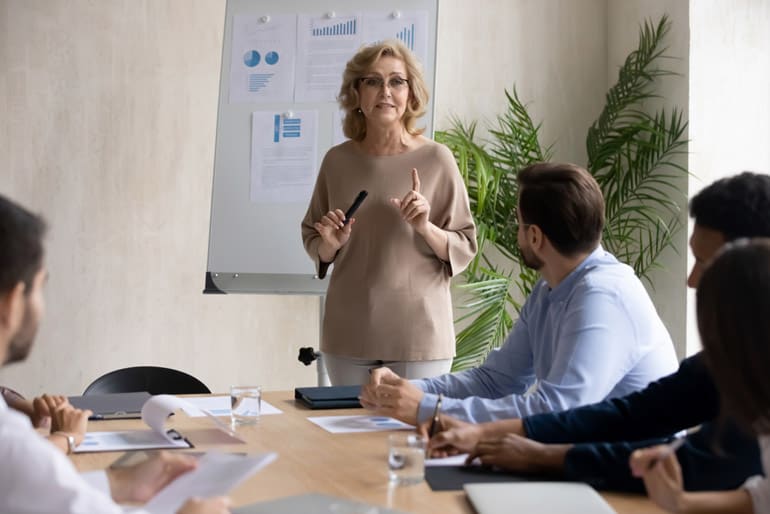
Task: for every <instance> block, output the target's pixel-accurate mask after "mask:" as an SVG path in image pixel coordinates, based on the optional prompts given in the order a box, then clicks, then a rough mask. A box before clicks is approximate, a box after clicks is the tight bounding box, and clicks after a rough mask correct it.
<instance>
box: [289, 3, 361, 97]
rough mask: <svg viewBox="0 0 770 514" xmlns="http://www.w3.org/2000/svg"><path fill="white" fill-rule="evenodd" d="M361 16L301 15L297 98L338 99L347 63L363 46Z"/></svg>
mask: <svg viewBox="0 0 770 514" xmlns="http://www.w3.org/2000/svg"><path fill="white" fill-rule="evenodd" d="M360 31H361V17H360V16H359V15H357V14H340V13H335V14H334V15H332V16H329V15H326V16H309V15H299V16H298V17H297V72H296V85H295V89H294V101H295V102H297V103H300V102H334V101H335V99H336V98H337V94H338V93H339V91H340V85H341V84H342V72H343V71H344V70H345V64H346V63H347V62H348V60H350V58H351V57H353V54H355V53H356V51H357V50H358V48H359V47H360V46H361V42H362V41H361V37H360V36H359V34H360Z"/></svg>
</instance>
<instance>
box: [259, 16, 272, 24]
mask: <svg viewBox="0 0 770 514" xmlns="http://www.w3.org/2000/svg"><path fill="white" fill-rule="evenodd" d="M259 22H260V23H269V22H270V16H268V15H267V14H265V15H264V16H260V18H259Z"/></svg>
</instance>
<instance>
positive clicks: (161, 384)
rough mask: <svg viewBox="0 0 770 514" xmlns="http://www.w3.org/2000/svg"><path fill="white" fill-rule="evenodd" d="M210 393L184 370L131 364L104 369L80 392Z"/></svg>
mask: <svg viewBox="0 0 770 514" xmlns="http://www.w3.org/2000/svg"><path fill="white" fill-rule="evenodd" d="M139 391H147V392H148V393H150V394H211V390H210V389H209V388H208V387H206V384H204V383H203V382H201V381H200V380H198V379H197V378H195V377H194V376H192V375H188V374H187V373H185V372H184V371H179V370H176V369H171V368H163V367H160V366H134V367H131V368H122V369H117V370H115V371H110V372H109V373H106V374H104V375H102V376H100V377H99V378H97V379H96V380H94V381H93V382H91V384H90V385H89V386H88V387H86V390H85V391H83V395H89V394H109V393H135V392H139Z"/></svg>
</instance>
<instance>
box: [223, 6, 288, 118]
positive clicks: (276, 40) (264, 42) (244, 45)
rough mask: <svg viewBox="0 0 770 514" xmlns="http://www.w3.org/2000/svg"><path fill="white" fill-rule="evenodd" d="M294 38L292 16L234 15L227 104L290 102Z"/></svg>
mask: <svg viewBox="0 0 770 514" xmlns="http://www.w3.org/2000/svg"><path fill="white" fill-rule="evenodd" d="M296 37H297V17H296V16H294V15H289V14H283V15H281V14H272V15H267V14H265V15H261V16H260V15H245V14H237V15H235V16H234V17H233V32H232V52H231V57H230V103H235V102H255V103H257V102H291V101H292V92H293V86H294V66H295V64H294V63H295V55H296V54H295V52H296V46H295V40H296Z"/></svg>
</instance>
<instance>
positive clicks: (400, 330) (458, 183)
mask: <svg viewBox="0 0 770 514" xmlns="http://www.w3.org/2000/svg"><path fill="white" fill-rule="evenodd" d="M412 168H417V170H418V173H419V176H420V182H421V190H420V192H421V193H422V194H423V196H425V198H426V199H427V200H428V202H430V205H431V211H430V221H431V222H432V223H433V224H435V225H436V226H438V227H440V228H442V229H443V230H445V231H447V233H448V236H449V262H444V261H442V260H440V259H439V258H438V257H437V256H436V255H435V253H434V252H433V250H431V248H430V247H429V246H428V245H427V243H425V241H424V240H423V238H422V236H420V235H419V234H417V233H416V232H415V231H414V230H413V229H412V227H411V226H410V225H409V224H408V223H407V222H406V221H404V220H403V219H402V218H401V216H400V214H399V212H398V209H396V208H395V207H394V206H393V205H391V204H390V203H389V201H388V200H389V198H391V197H395V198H403V196H404V195H405V194H406V193H407V192H408V191H409V190H410V189H411V188H412V176H411V170H412ZM362 189H365V190H366V191H368V193H369V196H368V197H367V198H366V200H365V201H364V203H363V204H362V206H361V207H360V209H359V210H358V212H357V213H356V214H355V215H354V216H353V217H354V218H355V219H356V222H355V224H354V226H353V227H352V233H351V236H350V239H349V240H348V242H347V244H346V245H345V246H343V247H342V248H341V249H340V251H339V252H338V254H337V256H336V258H335V260H334V267H333V271H332V273H331V276H330V278H329V279H328V280H330V282H329V288H328V292H327V296H326V309H325V315H324V320H323V331H322V335H321V350H322V351H323V352H327V353H331V354H334V355H338V356H342V357H349V358H360V359H373V360H397V361H418V360H433V359H448V358H451V357H453V356H454V348H455V333H454V325H453V315H452V302H451V296H450V292H449V281H450V278H451V277H452V276H453V275H455V274H457V273H459V272H461V271H462V270H463V269H464V268H465V267H466V266H467V265H468V263H469V262H470V261H471V259H472V258H473V256H474V255H475V253H476V227H475V226H474V224H473V218H472V217H471V213H470V208H469V204H468V194H467V192H466V190H465V186H464V185H463V182H462V177H461V176H460V173H459V170H458V169H457V164H456V163H455V160H454V157H453V156H452V153H451V152H450V151H449V149H448V148H446V147H445V146H443V145H440V144H438V143H435V142H433V141H428V142H427V143H425V144H424V145H422V146H420V147H418V148H416V149H414V150H411V151H409V152H406V153H403V154H399V155H390V156H371V155H367V154H365V153H363V152H362V151H361V150H360V149H359V148H358V147H357V146H356V144H355V143H352V142H350V141H348V142H345V143H343V144H341V145H339V146H336V147H334V148H332V149H330V150H329V152H328V153H327V154H326V156H325V157H324V160H323V163H322V164H321V169H320V171H319V173H318V179H317V181H316V185H315V190H314V192H313V196H312V198H311V200H310V205H309V207H308V210H307V213H306V215H305V218H304V220H303V221H302V239H303V242H304V245H305V249H306V250H307V252H308V254H309V255H310V257H311V258H312V259H314V260H315V261H316V263H317V264H318V245H319V244H320V242H321V237H320V235H319V234H318V233H317V232H316V230H315V229H314V228H313V223H314V222H316V221H318V220H320V219H321V217H322V216H323V215H324V214H326V213H327V212H328V211H329V210H331V209H341V210H342V211H343V212H344V211H345V210H346V209H347V208H348V207H349V206H350V204H351V203H352V201H353V199H355V197H356V195H357V194H358V192H359V191H361V190H362Z"/></svg>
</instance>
